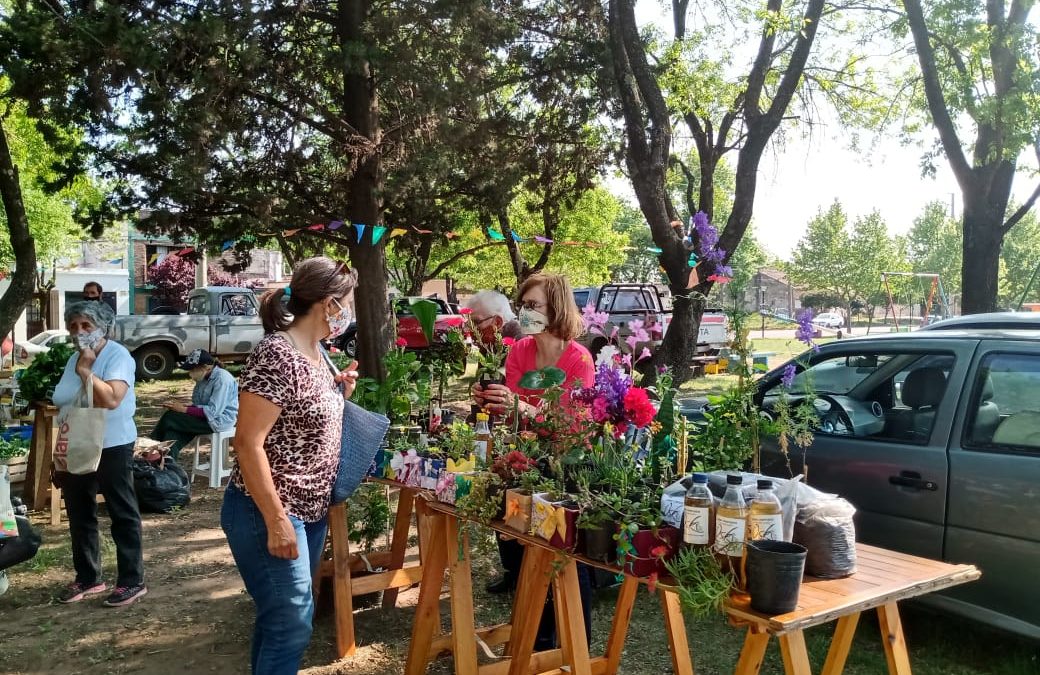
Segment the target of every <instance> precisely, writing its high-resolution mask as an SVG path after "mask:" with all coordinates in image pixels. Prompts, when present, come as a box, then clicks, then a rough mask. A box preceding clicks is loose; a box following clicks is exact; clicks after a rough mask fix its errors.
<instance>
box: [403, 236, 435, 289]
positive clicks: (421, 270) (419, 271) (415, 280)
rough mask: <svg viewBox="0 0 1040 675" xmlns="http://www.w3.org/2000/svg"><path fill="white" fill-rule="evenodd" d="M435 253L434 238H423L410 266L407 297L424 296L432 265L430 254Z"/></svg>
mask: <svg viewBox="0 0 1040 675" xmlns="http://www.w3.org/2000/svg"><path fill="white" fill-rule="evenodd" d="M432 251H433V237H423V238H422V239H420V240H419V246H418V247H417V248H416V250H415V255H414V257H413V259H412V261H411V264H410V265H409V266H408V272H409V279H408V290H407V291H405V295H422V287H423V284H424V283H426V271H427V268H428V267H429V264H430V253H431V252H432Z"/></svg>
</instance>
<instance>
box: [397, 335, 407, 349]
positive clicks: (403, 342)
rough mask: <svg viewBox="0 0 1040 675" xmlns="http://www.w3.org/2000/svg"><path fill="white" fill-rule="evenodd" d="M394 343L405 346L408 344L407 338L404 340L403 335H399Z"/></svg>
mask: <svg viewBox="0 0 1040 675" xmlns="http://www.w3.org/2000/svg"><path fill="white" fill-rule="evenodd" d="M394 344H395V345H397V346H398V347H407V346H408V340H405V339H404V338H403V337H399V338H397V341H396V342H394Z"/></svg>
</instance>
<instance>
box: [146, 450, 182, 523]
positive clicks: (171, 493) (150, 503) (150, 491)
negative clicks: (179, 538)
mask: <svg viewBox="0 0 1040 675" xmlns="http://www.w3.org/2000/svg"><path fill="white" fill-rule="evenodd" d="M134 490H135V491H136V492H137V503H138V505H139V506H140V507H141V510H142V511H145V512H148V513H170V512H172V511H173V510H174V509H175V508H177V507H184V506H187V505H188V502H190V501H191V481H190V480H188V474H186V473H184V469H182V468H181V467H180V466H179V465H178V464H177V462H175V461H173V460H172V459H167V460H166V462H165V463H164V464H162V463H160V464H153V463H151V462H148V461H146V460H143V459H140V458H135V459H134Z"/></svg>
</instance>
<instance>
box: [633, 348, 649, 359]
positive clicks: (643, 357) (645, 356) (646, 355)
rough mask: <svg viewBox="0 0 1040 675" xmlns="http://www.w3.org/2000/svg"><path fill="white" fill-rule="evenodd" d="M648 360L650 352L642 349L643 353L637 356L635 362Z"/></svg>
mask: <svg viewBox="0 0 1040 675" xmlns="http://www.w3.org/2000/svg"><path fill="white" fill-rule="evenodd" d="M648 358H650V350H649V349H647V348H646V347H643V351H642V353H641V354H640V355H639V358H638V359H636V361H642V360H643V359H648Z"/></svg>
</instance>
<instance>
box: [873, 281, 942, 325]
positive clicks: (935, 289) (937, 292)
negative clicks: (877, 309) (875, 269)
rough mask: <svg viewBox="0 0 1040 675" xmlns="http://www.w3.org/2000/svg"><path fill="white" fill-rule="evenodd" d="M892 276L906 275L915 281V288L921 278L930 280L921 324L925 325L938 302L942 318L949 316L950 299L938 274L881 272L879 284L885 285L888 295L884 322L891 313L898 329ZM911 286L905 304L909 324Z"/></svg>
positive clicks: (912, 314)
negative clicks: (907, 308)
mask: <svg viewBox="0 0 1040 675" xmlns="http://www.w3.org/2000/svg"><path fill="white" fill-rule="evenodd" d="M892 277H907V278H910V279H912V280H915V281H916V282H917V286H916V287H917V289H920V288H921V283H922V280H923V279H928V280H930V283H929V288H928V294H927V296H925V299H924V300H925V302H924V312H923V313H922V314H921V317H920V322H921V326H927V325H928V323H929V321H930V320H931V316H932V307H933V306H934V305H936V304H938V307H939V309H940V310H941V316H942V318H944V319H945V318H947V317H949V316H950V314H951V312H950V301H949V298H948V297H947V295H946V289H945V288H943V284H942V279H941V278H940V277H939V275H938V274H934V273H928V272H882V273H881V285H882V286H884V287H885V294H886V295H887V296H888V305H887V306H886V307H885V318H884V319H883V321H884V323H885V324H888V317H889V315H890V314H891V316H892V321H893V322H894V323H895V326H896V331H897V332H898V331H899V315H898V313H897V312H896V304H895V296H894V294H893V292H892V283H891V279H892ZM913 290H914V289H913V288H911V290H910V292H909V293H908V295H909V297H908V298H907V299H908V300H909V301H910V302H908V303H907V306H908V307H909V308H910V322H909V323H910V326H911V327H912V326H913V324H914V305H915V303H914V293H913Z"/></svg>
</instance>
